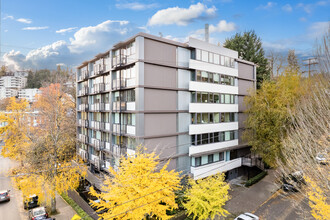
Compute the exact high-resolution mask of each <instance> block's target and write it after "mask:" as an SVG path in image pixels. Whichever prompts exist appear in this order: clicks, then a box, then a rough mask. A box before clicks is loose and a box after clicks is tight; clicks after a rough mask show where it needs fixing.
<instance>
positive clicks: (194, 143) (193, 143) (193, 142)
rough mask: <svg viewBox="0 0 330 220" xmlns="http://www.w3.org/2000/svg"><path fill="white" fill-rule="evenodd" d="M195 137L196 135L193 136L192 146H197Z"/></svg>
mask: <svg viewBox="0 0 330 220" xmlns="http://www.w3.org/2000/svg"><path fill="white" fill-rule="evenodd" d="M195 137H196V136H195V135H192V136H191V144H192V145H196V142H195Z"/></svg>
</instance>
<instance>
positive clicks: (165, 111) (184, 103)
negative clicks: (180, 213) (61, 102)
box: [77, 33, 256, 179]
mask: <svg viewBox="0 0 330 220" xmlns="http://www.w3.org/2000/svg"><path fill="white" fill-rule="evenodd" d="M255 79H256V67H255V65H254V64H253V63H250V62H246V61H244V60H241V59H239V58H238V53H237V52H236V51H233V50H230V49H226V48H223V47H221V46H216V45H213V44H210V43H207V42H205V41H200V40H197V39H193V38H190V39H189V42H187V43H180V42H176V41H172V40H168V39H164V38H161V37H156V36H153V35H149V34H146V33H139V34H137V35H135V36H133V37H131V38H130V39H128V40H126V41H124V42H119V43H117V44H115V45H114V46H113V48H111V50H109V51H107V52H105V53H101V54H98V55H97V56H96V57H95V58H94V59H92V60H89V61H86V62H84V63H82V65H80V66H79V67H78V69H77V117H78V118H77V120H78V126H77V137H78V140H79V142H78V145H77V153H78V154H79V155H81V157H82V158H83V159H84V160H85V161H87V162H89V163H90V164H91V168H92V169H98V170H104V171H107V170H108V168H109V167H110V166H112V167H114V168H115V169H117V168H118V166H119V163H120V156H122V155H133V154H134V153H135V152H136V150H137V146H139V145H142V146H144V147H146V149H147V151H148V152H156V153H157V154H159V156H160V160H161V161H163V162H167V161H168V160H170V164H169V169H175V170H177V171H182V172H183V173H187V174H191V175H193V177H194V178H195V179H198V178H203V177H206V176H209V175H212V174H215V173H217V172H227V177H228V178H234V177H236V176H238V175H240V173H242V172H244V169H246V168H245V166H243V165H244V162H243V160H242V158H243V157H244V156H246V155H248V154H249V153H250V150H249V147H248V146H247V145H246V144H245V143H244V142H242V140H241V133H242V130H243V129H244V124H243V122H244V120H245V118H246V116H245V115H244V113H243V110H244V104H243V98H244V96H245V95H247V94H248V93H247V90H248V89H250V88H255V85H256V81H255ZM245 165H246V164H245Z"/></svg>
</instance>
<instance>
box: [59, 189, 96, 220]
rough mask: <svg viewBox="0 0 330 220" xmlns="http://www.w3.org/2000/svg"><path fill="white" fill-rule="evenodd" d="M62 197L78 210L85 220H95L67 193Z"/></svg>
mask: <svg viewBox="0 0 330 220" xmlns="http://www.w3.org/2000/svg"><path fill="white" fill-rule="evenodd" d="M61 197H62V198H63V199H64V200H65V201H66V202H67V203H68V204H69V205H70V206H71V207H72V208H73V209H74V210H75V211H76V212H77V214H78V215H79V216H80V217H81V219H84V220H93V219H92V218H91V217H90V216H89V215H88V214H87V213H86V212H85V211H84V210H82V208H80V206H78V204H77V203H76V202H75V201H73V199H71V198H70V197H69V196H68V195H67V194H65V193H62V194H61Z"/></svg>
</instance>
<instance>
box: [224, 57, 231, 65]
mask: <svg viewBox="0 0 330 220" xmlns="http://www.w3.org/2000/svg"><path fill="white" fill-rule="evenodd" d="M225 66H227V67H230V58H229V57H225Z"/></svg>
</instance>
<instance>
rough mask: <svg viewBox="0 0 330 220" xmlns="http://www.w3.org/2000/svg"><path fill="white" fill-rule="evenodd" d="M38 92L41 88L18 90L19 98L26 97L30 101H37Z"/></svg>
mask: <svg viewBox="0 0 330 220" xmlns="http://www.w3.org/2000/svg"><path fill="white" fill-rule="evenodd" d="M36 94H40V90H39V89H21V90H19V91H18V98H19V99H23V98H24V99H26V100H28V102H34V101H36V99H35V96H36Z"/></svg>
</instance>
